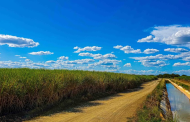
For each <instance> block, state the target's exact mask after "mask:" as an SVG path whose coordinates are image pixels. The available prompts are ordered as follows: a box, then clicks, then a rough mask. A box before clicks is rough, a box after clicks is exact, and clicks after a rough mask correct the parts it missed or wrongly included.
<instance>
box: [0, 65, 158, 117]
mask: <svg viewBox="0 0 190 122" xmlns="http://www.w3.org/2000/svg"><path fill="white" fill-rule="evenodd" d="M154 79H157V77H155V76H145V75H129V74H121V73H108V72H95V71H79V70H45V69H27V68H22V69H6V68H4V69H0V92H1V93H0V115H1V116H2V115H6V114H7V115H8V114H11V113H18V112H23V111H29V110H34V109H40V110H41V109H43V108H44V106H45V107H48V106H52V105H55V104H58V103H61V102H64V101H65V100H68V99H72V100H74V101H75V102H78V101H80V100H89V99H94V98H96V96H101V95H102V94H113V93H116V92H120V91H124V90H126V89H133V88H135V87H138V86H139V85H140V84H141V83H143V82H147V81H151V80H154Z"/></svg>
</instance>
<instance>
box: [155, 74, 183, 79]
mask: <svg viewBox="0 0 190 122" xmlns="http://www.w3.org/2000/svg"><path fill="white" fill-rule="evenodd" d="M182 76H186V75H182ZM157 77H158V78H174V77H180V75H179V74H173V73H172V74H159V75H157Z"/></svg>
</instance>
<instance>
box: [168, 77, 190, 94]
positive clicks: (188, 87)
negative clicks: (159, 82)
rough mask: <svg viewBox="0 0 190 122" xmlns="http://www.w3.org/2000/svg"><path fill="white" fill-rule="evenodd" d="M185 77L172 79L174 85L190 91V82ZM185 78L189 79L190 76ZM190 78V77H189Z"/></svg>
mask: <svg viewBox="0 0 190 122" xmlns="http://www.w3.org/2000/svg"><path fill="white" fill-rule="evenodd" d="M183 77H184V76H182V78H181V77H179V78H175V79H171V80H172V81H173V82H174V83H176V84H177V85H179V86H181V87H183V88H184V89H186V90H188V91H190V81H188V80H186V79H183ZM185 77H189V76H185ZM189 78H190V77H189Z"/></svg>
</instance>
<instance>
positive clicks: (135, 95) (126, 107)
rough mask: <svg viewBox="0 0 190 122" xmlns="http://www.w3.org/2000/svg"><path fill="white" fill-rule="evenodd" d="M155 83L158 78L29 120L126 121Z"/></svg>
mask: <svg viewBox="0 0 190 122" xmlns="http://www.w3.org/2000/svg"><path fill="white" fill-rule="evenodd" d="M157 84H158V80H156V81H152V82H148V83H144V84H143V85H142V86H141V88H138V89H135V90H133V91H129V92H123V93H118V94H116V95H113V96H111V97H106V98H104V99H99V100H95V101H90V102H88V103H85V104H83V105H81V106H78V107H74V108H72V109H70V110H68V111H63V112H61V113H56V114H53V115H50V116H41V117H37V118H34V119H33V120H30V121H29V122H126V121H127V118H128V117H131V116H132V115H133V114H134V113H135V111H136V109H137V108H138V106H139V105H140V104H141V103H142V102H143V100H145V98H146V96H147V95H148V93H150V92H151V91H152V90H153V89H154V88H155V87H156V86H157Z"/></svg>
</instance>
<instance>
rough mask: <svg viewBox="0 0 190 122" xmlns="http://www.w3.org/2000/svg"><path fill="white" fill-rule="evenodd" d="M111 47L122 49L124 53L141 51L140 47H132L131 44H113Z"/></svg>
mask: <svg viewBox="0 0 190 122" xmlns="http://www.w3.org/2000/svg"><path fill="white" fill-rule="evenodd" d="M113 48H115V49H120V50H122V51H124V52H125V53H141V50H140V49H136V50H135V49H133V48H132V47H131V46H128V45H127V46H124V47H123V46H121V45H117V46H114V47H113Z"/></svg>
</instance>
